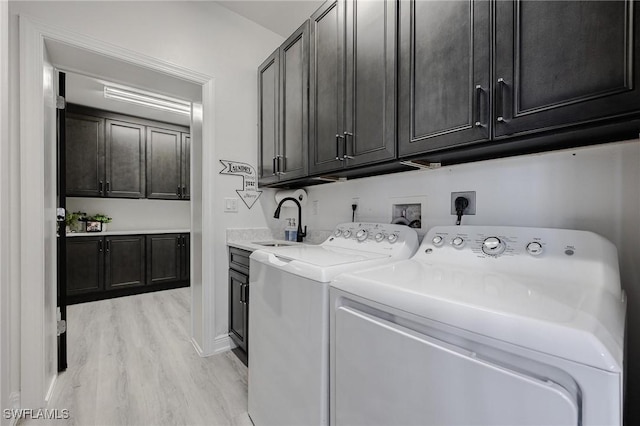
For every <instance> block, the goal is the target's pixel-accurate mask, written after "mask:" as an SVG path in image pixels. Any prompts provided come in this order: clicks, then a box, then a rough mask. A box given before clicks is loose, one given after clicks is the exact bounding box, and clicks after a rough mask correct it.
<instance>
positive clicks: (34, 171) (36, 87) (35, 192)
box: [11, 15, 216, 408]
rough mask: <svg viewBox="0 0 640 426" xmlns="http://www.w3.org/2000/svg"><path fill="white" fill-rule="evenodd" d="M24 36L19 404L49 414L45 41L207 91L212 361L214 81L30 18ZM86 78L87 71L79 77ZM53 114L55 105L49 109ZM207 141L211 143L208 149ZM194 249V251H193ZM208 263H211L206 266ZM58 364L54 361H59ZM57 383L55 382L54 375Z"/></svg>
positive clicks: (209, 337)
mask: <svg viewBox="0 0 640 426" xmlns="http://www.w3.org/2000/svg"><path fill="white" fill-rule="evenodd" d="M19 27H20V29H19V35H20V45H19V51H20V115H19V116H20V125H19V129H20V146H19V151H20V182H19V183H17V184H16V188H15V190H16V191H18V194H19V198H20V217H19V218H16V219H15V222H14V223H12V224H11V225H12V226H15V227H18V228H19V233H20V241H19V246H20V251H19V264H17V265H16V267H17V269H18V271H19V275H20V300H21V302H20V353H21V356H20V358H21V360H20V388H21V392H20V399H21V404H20V405H21V407H24V408H36V407H43V406H44V405H45V404H46V402H47V401H48V399H49V397H50V396H51V392H52V391H53V389H54V386H55V381H56V380H55V377H54V379H53V380H51V381H50V383H47V378H46V377H45V376H46V374H45V371H46V368H45V365H46V363H47V362H51V360H50V359H47V357H48V356H49V357H50V356H52V355H51V353H53V356H54V357H55V356H56V348H48V347H47V343H46V341H45V336H46V335H47V333H49V332H51V327H54V328H55V326H56V324H55V320H54V321H53V324H52V323H51V319H50V318H45V305H44V304H45V292H46V291H47V289H46V288H45V267H44V258H45V256H44V250H45V244H44V239H45V228H44V224H45V207H47V206H44V183H43V182H44V173H43V164H44V161H45V158H44V142H45V141H44V140H43V135H44V131H45V129H44V108H43V105H44V104H45V100H44V96H43V66H44V55H45V52H46V47H45V41H47V40H51V41H56V42H62V43H65V44H66V45H68V46H70V47H71V48H75V49H82V50H88V51H90V52H93V53H98V54H101V55H103V56H106V57H108V58H110V59H113V60H116V61H121V62H126V63H130V64H134V65H137V66H140V67H143V68H146V69H148V70H150V71H155V72H161V73H164V74H166V75H169V76H171V77H175V78H178V79H182V80H186V81H188V82H191V83H194V84H197V85H200V86H202V92H201V93H202V103H201V104H198V103H194V104H193V112H192V119H191V129H192V157H191V158H192V159H193V158H196V159H197V158H199V159H201V161H192V167H191V181H192V194H191V195H192V197H191V236H192V238H191V247H190V248H191V253H192V257H191V283H192V284H191V336H190V337H191V341H192V344H193V346H194V348H195V350H196V351H197V352H198V354H199V355H200V356H206V355H210V354H213V353H214V352H215V351H216V348H215V330H216V325H215V324H214V321H215V316H214V306H215V305H214V302H215V300H214V293H215V292H214V288H213V285H214V281H215V280H214V267H213V263H214V262H212V261H208V260H210V259H213V246H214V244H213V243H214V241H213V235H214V232H213V224H214V223H215V220H214V216H215V212H214V210H213V197H212V194H213V186H214V179H215V176H214V173H213V169H212V168H210V167H203V165H208V164H213V160H214V147H215V133H214V126H215V115H214V107H215V102H214V100H215V79H214V77H212V76H209V75H205V74H202V73H199V72H196V71H193V70H189V69H186V68H183V67H179V66H176V65H174V64H171V63H168V62H164V61H161V60H158V59H155V58H152V57H149V56H145V55H144V54H140V53H137V52H134V51H130V50H128V49H125V48H121V47H118V46H114V45H111V44H109V43H105V42H102V41H99V40H96V39H93V38H90V37H87V36H84V35H81V34H77V33H73V32H70V31H67V30H64V29H60V28H56V27H53V26H50V25H48V24H46V23H44V22H42V21H39V20H36V19H34V18H32V17H26V16H23V15H22V16H20V17H19ZM79 71H81V70H79ZM51 108H54V106H51ZM203 141H207V143H203ZM194 248H195V250H194ZM203 259H208V260H207V261H203ZM54 361H55V360H54ZM56 377H57V376H56Z"/></svg>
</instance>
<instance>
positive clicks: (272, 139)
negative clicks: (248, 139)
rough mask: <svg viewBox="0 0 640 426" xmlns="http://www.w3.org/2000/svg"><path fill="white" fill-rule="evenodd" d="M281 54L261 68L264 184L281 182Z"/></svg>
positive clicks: (260, 148)
mask: <svg viewBox="0 0 640 426" xmlns="http://www.w3.org/2000/svg"><path fill="white" fill-rule="evenodd" d="M279 67H280V51H279V49H278V50H276V51H275V52H273V53H272V54H271V55H270V56H269V57H268V58H267V59H266V60H265V61H264V62H263V63H262V65H260V67H259V68H258V179H259V182H260V184H269V183H273V182H277V181H278V175H276V165H275V162H276V153H277V149H278V147H277V144H278V100H279V96H278V94H279V90H278V84H279V78H278V76H279V72H280V71H279Z"/></svg>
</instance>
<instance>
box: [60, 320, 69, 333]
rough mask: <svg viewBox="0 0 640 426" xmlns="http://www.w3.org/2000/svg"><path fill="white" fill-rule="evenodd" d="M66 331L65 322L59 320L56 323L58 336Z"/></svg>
mask: <svg viewBox="0 0 640 426" xmlns="http://www.w3.org/2000/svg"><path fill="white" fill-rule="evenodd" d="M66 331H67V321H65V320H59V321H58V336H59V335H61V334H62V333H66Z"/></svg>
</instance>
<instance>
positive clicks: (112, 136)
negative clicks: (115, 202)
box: [105, 120, 146, 198]
mask: <svg viewBox="0 0 640 426" xmlns="http://www.w3.org/2000/svg"><path fill="white" fill-rule="evenodd" d="M106 127H107V133H106V138H107V143H106V183H105V185H106V187H105V190H106V195H107V196H108V197H119V198H144V196H145V145H146V143H145V126H142V125H138V124H133V123H127V122H123V121H114V120H107V121H106Z"/></svg>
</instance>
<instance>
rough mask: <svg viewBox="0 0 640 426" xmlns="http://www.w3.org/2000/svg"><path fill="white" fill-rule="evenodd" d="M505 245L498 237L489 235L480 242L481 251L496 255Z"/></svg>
mask: <svg viewBox="0 0 640 426" xmlns="http://www.w3.org/2000/svg"><path fill="white" fill-rule="evenodd" d="M505 248H507V246H506V245H505V244H504V243H503V242H502V241H501V240H500V238H498V237H489V238H487V239H486V240H484V242H483V243H482V251H483V252H485V253H486V254H491V255H498V254H500V253H502V252H503V251H504V249H505Z"/></svg>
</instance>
